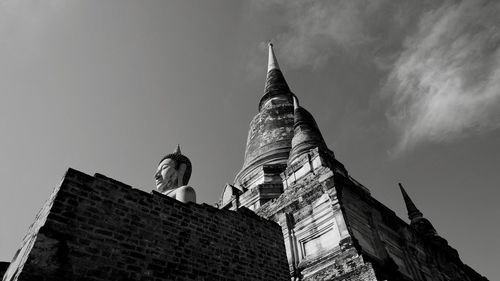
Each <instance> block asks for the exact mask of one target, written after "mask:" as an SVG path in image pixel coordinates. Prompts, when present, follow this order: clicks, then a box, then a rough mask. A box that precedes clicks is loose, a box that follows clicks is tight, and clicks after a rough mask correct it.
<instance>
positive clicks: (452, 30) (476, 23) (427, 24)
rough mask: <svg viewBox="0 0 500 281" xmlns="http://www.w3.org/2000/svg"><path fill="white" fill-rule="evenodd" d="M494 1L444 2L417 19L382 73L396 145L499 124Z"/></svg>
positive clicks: (499, 52)
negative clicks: (385, 75) (390, 65)
mask: <svg viewBox="0 0 500 281" xmlns="http://www.w3.org/2000/svg"><path fill="white" fill-rule="evenodd" d="M499 13H500V2H497V1H472V0H471V1H463V2H446V3H445V4H444V5H442V6H441V7H440V8H439V9H435V10H433V11H430V12H428V13H426V14H425V15H424V16H423V17H421V19H420V23H419V26H418V31H417V32H416V33H415V34H414V35H412V36H410V37H408V38H407V40H406V41H405V44H404V50H403V51H402V52H401V54H400V56H399V58H398V59H397V60H396V62H395V64H394V66H393V69H392V70H391V72H390V74H389V78H388V82H387V85H386V87H385V90H386V91H387V93H385V94H386V95H387V96H388V97H389V98H390V100H391V101H392V108H391V110H390V112H388V114H387V116H388V118H389V120H390V121H391V123H392V124H393V125H394V126H395V128H396V129H397V131H398V133H399V136H400V141H399V144H398V146H397V148H396V151H397V152H398V151H402V150H405V149H408V148H411V147H413V146H415V145H416V144H418V143H421V142H441V141H450V140H454V139H456V138H459V137H462V136H464V135H468V134H470V133H477V132H484V131H488V130H492V129H495V128H498V127H500V17H498V14H499Z"/></svg>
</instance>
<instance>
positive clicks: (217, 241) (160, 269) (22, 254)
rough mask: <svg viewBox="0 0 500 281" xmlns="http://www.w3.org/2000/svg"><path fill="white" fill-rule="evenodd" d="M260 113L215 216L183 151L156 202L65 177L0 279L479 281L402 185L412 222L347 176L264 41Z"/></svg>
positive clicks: (165, 174)
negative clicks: (194, 183)
mask: <svg viewBox="0 0 500 281" xmlns="http://www.w3.org/2000/svg"><path fill="white" fill-rule="evenodd" d="M257 109H258V112H257V114H256V115H255V117H254V118H253V119H252V121H251V122H250V129H249V132H248V138H247V143H246V149H245V156H244V160H243V166H242V168H241V170H240V171H239V172H238V173H237V175H236V177H235V179H234V182H233V183H232V184H227V185H226V186H225V187H224V188H223V190H222V194H221V197H220V200H219V202H217V203H216V204H215V206H210V205H207V204H197V203H196V194H195V192H194V189H193V190H189V189H192V188H191V187H189V186H187V184H188V181H189V175H190V173H191V162H190V161H189V159H188V158H187V157H185V156H184V155H182V154H181V152H180V148H178V149H177V150H176V151H175V152H174V153H172V154H168V155H167V156H165V157H163V158H161V159H162V160H161V161H160V163H159V164H158V165H157V172H156V173H155V180H156V189H157V191H152V192H151V193H147V192H144V191H141V190H138V189H134V188H132V187H130V186H128V185H126V184H124V183H121V182H119V181H116V180H113V179H111V178H108V177H106V176H103V175H100V174H95V175H94V176H90V175H87V174H84V173H81V172H78V171H76V170H73V169H69V170H68V172H67V173H66V174H65V176H64V178H63V180H62V182H61V184H60V185H59V186H57V187H56V188H55V189H54V191H53V193H52V194H51V195H50V197H49V199H48V200H47V202H46V203H45V205H44V206H43V207H42V209H41V210H40V212H39V213H38V215H37V216H36V218H35V221H34V223H33V224H32V225H31V226H30V228H29V230H28V232H27V234H26V236H25V238H24V239H23V243H22V245H21V247H20V248H19V250H18V251H17V253H15V254H14V257H13V259H12V261H11V262H10V263H9V264H8V266H7V264H6V263H0V275H1V274H3V272H2V271H5V274H4V275H3V276H4V277H3V281H17V280H19V281H21V280H22V281H35V280H36V281H39V280H51V281H58V280H61V281H66V280H94V281H106V280H119V281H131V280H155V281H170V280H181V281H183V280H207V281H208V280H210V281H217V280H221V281H233V280H234V281H236V280H245V281H253V280H255V281H257V280H259V281H285V280H294V281H297V280H304V281H340V280H346V281H382V280H390V281H431V280H432V281H458V280H461V281H484V280H487V279H486V278H485V277H483V276H481V275H480V274H479V273H477V272H476V271H474V270H473V269H472V268H470V267H469V266H467V265H466V264H464V263H463V262H462V261H461V259H460V257H459V255H458V252H457V251H456V250H455V249H454V248H453V247H451V246H450V245H449V244H448V242H447V241H446V240H445V239H444V238H443V237H441V236H440V235H439V232H438V231H436V228H434V226H433V225H432V223H431V221H430V219H428V218H426V217H425V216H424V214H423V212H421V211H420V210H419V209H418V208H417V204H416V203H415V202H413V200H412V199H411V198H410V196H409V195H408V192H407V191H406V190H405V189H404V188H403V186H402V185H401V184H400V185H399V186H400V190H401V193H402V200H403V201H404V202H405V204H406V207H407V210H408V219H409V221H405V220H403V219H401V218H399V217H398V216H397V215H396V214H395V213H394V212H393V211H392V210H391V209H389V208H388V207H386V206H384V205H383V204H382V203H380V202H379V201H377V200H376V199H375V198H374V197H372V195H371V193H370V190H369V189H368V188H367V187H365V186H364V185H362V184H360V183H359V182H358V181H356V180H355V179H354V178H352V177H351V176H350V175H349V172H348V170H347V169H346V168H345V167H344V165H343V164H342V163H341V162H340V161H339V160H338V159H337V158H336V156H335V153H334V152H333V150H332V149H331V148H329V147H328V145H327V143H326V142H325V140H324V138H323V136H322V134H321V130H320V128H319V126H318V124H317V123H316V121H315V119H314V117H313V115H312V114H311V113H310V112H309V111H308V110H307V109H306V106H304V105H302V104H301V103H300V100H299V98H298V96H297V95H295V94H294V93H293V92H292V91H291V90H290V87H289V86H288V83H287V82H286V80H285V76H284V75H283V72H282V70H281V69H280V66H279V64H278V61H277V59H276V55H275V52H274V50H273V46H272V44H269V60H268V68H267V77H266V82H265V87H264V95H263V96H262V98H261V99H260V101H259V102H258V107H257ZM193 157H196V155H194V156H193ZM197 169H203V167H197ZM188 187H189V188H188ZM408 189H409V190H410V191H411V188H408ZM410 193H411V192H410Z"/></svg>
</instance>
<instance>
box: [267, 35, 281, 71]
mask: <svg viewBox="0 0 500 281" xmlns="http://www.w3.org/2000/svg"><path fill="white" fill-rule="evenodd" d="M267 45H268V48H269V58H268V61H267V71H268V72H269V71H271V70H273V69H280V66H279V64H278V60H277V59H276V55H275V54H274V50H273V43H271V41H269V43H268V44H267Z"/></svg>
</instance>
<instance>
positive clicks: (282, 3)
mask: <svg viewBox="0 0 500 281" xmlns="http://www.w3.org/2000/svg"><path fill="white" fill-rule="evenodd" d="M254 3H255V5H254V6H255V7H256V8H257V9H258V10H260V11H267V12H269V13H270V15H269V16H268V17H266V18H273V19H274V22H275V24H276V22H278V25H281V26H282V27H283V28H282V29H281V30H280V31H279V32H278V34H277V35H276V36H275V37H274V38H273V40H274V41H275V42H276V43H277V44H276V47H277V48H278V49H279V53H280V59H281V60H283V61H284V62H285V63H286V64H287V65H289V66H291V67H294V68H301V67H312V68H314V69H319V68H321V67H322V66H324V65H325V64H327V63H328V62H329V60H330V59H331V58H332V57H333V56H335V55H344V54H348V55H352V56H359V55H361V56H367V57H368V58H369V59H370V60H371V59H372V57H373V56H377V63H380V64H387V62H385V60H387V59H388V58H390V57H392V56H393V55H394V49H395V47H397V46H400V43H401V40H402V39H403V38H404V36H405V34H406V32H408V28H411V26H413V25H415V22H416V21H417V19H418V16H419V15H420V14H421V13H422V10H425V9H427V8H428V7H429V6H432V5H436V1H431V2H428V1H422V2H416V1H390V0H356V1H353V0H339V1H329V0H328V1H325V0H323V1H321V0H320V1H307V0H303V1H290V0H274V1H269V0H266V1H264V0H256V1H254ZM437 4H439V3H437Z"/></svg>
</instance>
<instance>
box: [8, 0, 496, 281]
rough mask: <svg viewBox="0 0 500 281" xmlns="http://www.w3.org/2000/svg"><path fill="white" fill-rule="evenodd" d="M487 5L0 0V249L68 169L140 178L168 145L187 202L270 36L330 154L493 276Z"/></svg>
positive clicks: (208, 197)
mask: <svg viewBox="0 0 500 281" xmlns="http://www.w3.org/2000/svg"><path fill="white" fill-rule="evenodd" d="M499 14H500V1H494V0H492V1H479V0H477V1H476V0H471V1H435V0H433V1H416V0H415V1H389V0H387V1H385V0H378V1H375V0H369V1H368V0H366V1H363V0H360V1H351V0H348V1H307V0H297V1H288V0H282V1H281V0H275V1H268V0H266V1H265V0H262V1H235V0H226V1H187V0H182V1H164V0H158V1H145V0H142V1H126V0H113V1H112V0H107V1H98V0H79V1H76V0H43V1H41V0H0V134H1V135H0V184H1V185H0V260H4V261H10V260H11V258H12V257H13V255H14V253H15V251H16V249H17V248H18V247H19V246H20V243H21V241H22V238H23V236H24V235H25V233H26V231H27V229H28V226H29V225H30V224H31V223H32V222H33V220H34V217H35V214H36V213H37V211H38V210H39V209H40V208H41V206H42V204H43V202H44V201H45V200H46V199H47V198H48V196H49V194H50V193H51V190H52V189H53V188H54V187H55V186H56V185H57V184H58V183H59V181H60V179H61V177H62V176H63V175H64V173H65V171H66V169H68V167H72V168H75V169H78V170H81V171H83V172H86V173H89V174H93V173H95V172H99V173H102V174H104V175H106V176H109V177H112V178H114V179H117V180H119V181H122V182H125V183H127V184H130V185H132V186H134V187H136V188H140V189H142V190H144V191H148V192H149V191H150V190H151V189H152V188H153V186H154V181H153V173H154V171H155V169H156V164H157V163H158V161H159V160H160V158H161V157H162V156H163V155H164V154H166V153H170V152H171V151H173V150H174V148H175V146H176V144H177V143H180V144H181V148H182V151H183V152H184V153H185V154H186V155H187V156H189V157H190V158H191V160H192V162H193V176H192V180H191V182H190V183H191V185H192V186H194V187H195V189H196V191H197V193H198V201H199V202H207V203H210V204H211V203H214V202H216V201H218V199H219V196H220V193H221V192H222V188H223V186H224V184H225V183H226V182H229V183H231V182H232V181H233V179H234V176H235V175H236V172H237V171H238V170H239V169H240V168H241V164H242V161H243V153H244V149H245V142H246V137H247V130H248V124H249V122H250V120H251V118H252V117H253V116H254V115H255V114H256V113H257V104H258V101H259V99H260V97H261V95H262V93H263V86H264V79H265V75H266V65H267V64H266V63H267V61H266V60H267V52H266V49H265V42H266V41H267V40H273V42H274V43H275V50H276V53H277V57H278V60H279V63H280V66H281V68H282V70H283V73H284V75H285V77H286V79H287V81H288V84H289V85H290V87H291V89H292V91H294V93H295V94H296V95H297V96H298V97H299V99H300V102H301V105H303V106H304V107H305V108H307V109H308V110H309V111H310V112H311V113H312V114H313V115H314V116H315V118H316V120H317V122H318V125H319V126H320V128H321V129H322V132H323V135H324V137H325V139H326V141H327V143H328V145H329V146H330V148H331V149H332V150H334V151H335V153H336V155H337V158H338V159H339V160H340V161H341V162H343V163H344V164H345V165H346V167H347V169H348V170H349V171H350V173H351V174H352V175H353V176H354V177H355V178H356V179H358V180H359V181H360V182H361V183H363V184H364V185H366V186H367V187H369V188H370V189H371V191H372V194H373V196H374V197H375V198H377V199H378V200H380V201H381V202H382V203H384V204H386V205H387V206H388V207H390V208H392V209H394V210H395V211H396V212H397V214H398V215H400V216H401V217H402V218H404V219H406V213H405V210H404V203H403V200H402V198H401V196H400V194H399V190H398V186H397V183H398V182H402V183H403V184H404V186H405V187H406V189H407V191H408V192H409V194H410V196H412V198H413V199H414V201H415V203H416V204H417V206H418V207H419V208H420V210H421V211H422V212H423V213H424V215H425V216H426V217H428V218H429V219H430V220H431V221H432V222H433V224H434V226H435V227H436V229H437V230H438V232H439V233H440V234H441V235H442V236H443V237H445V238H446V239H447V240H448V241H449V243H450V244H451V245H452V246H453V247H455V248H456V249H457V250H458V251H459V253H460V256H461V257H462V259H463V260H464V262H466V263H468V264H469V265H470V266H472V267H473V268H474V269H476V270H477V271H478V272H479V273H481V274H483V275H485V276H486V277H488V278H490V280H500V272H499V271H498V265H499V260H500V242H499V241H500V240H499V239H498V237H500V227H499V225H498V222H499V217H500V212H499V208H498V203H497V201H498V198H499V195H500V188H499V187H500V186H499V185H500V184H499V183H500V149H499V145H500V130H499V128H500V47H499V46H500V30H499V29H500V17H499V16H498V15H499Z"/></svg>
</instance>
